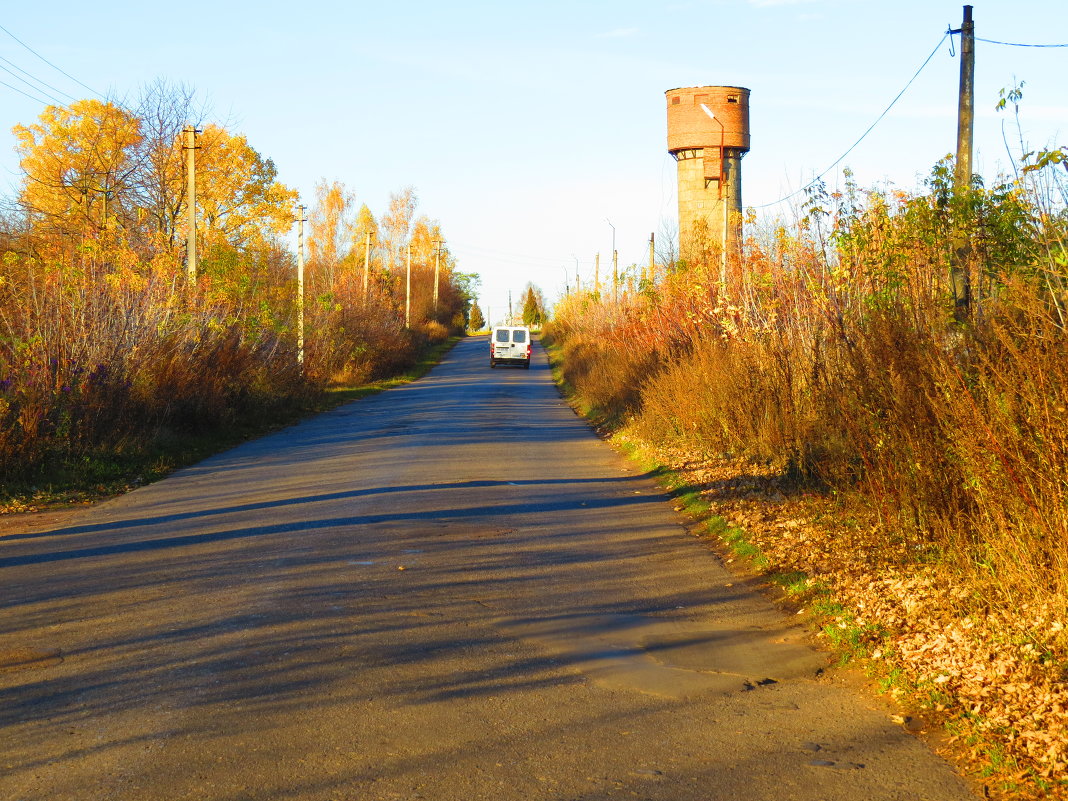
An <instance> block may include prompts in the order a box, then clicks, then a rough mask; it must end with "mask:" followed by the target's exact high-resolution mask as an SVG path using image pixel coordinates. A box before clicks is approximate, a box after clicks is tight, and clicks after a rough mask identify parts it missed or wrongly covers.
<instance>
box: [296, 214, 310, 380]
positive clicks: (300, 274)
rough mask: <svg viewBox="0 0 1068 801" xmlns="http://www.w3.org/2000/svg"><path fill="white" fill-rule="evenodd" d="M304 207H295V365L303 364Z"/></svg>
mask: <svg viewBox="0 0 1068 801" xmlns="http://www.w3.org/2000/svg"><path fill="white" fill-rule="evenodd" d="M307 221H308V218H307V217H305V216H304V206H297V364H300V365H303V364H304V223H306V222H307Z"/></svg>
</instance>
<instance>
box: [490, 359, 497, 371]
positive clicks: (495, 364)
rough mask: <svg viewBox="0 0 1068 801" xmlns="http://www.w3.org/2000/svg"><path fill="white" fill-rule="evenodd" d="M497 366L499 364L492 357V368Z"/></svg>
mask: <svg viewBox="0 0 1068 801" xmlns="http://www.w3.org/2000/svg"><path fill="white" fill-rule="evenodd" d="M496 366H497V362H495V361H494V360H493V359H490V369H491V370H492V369H493V368H494V367H496Z"/></svg>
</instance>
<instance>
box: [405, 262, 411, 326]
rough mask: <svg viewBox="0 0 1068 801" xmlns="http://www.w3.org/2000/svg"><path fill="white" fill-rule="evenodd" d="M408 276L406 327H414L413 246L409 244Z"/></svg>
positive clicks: (406, 285)
mask: <svg viewBox="0 0 1068 801" xmlns="http://www.w3.org/2000/svg"><path fill="white" fill-rule="evenodd" d="M407 265H408V267H407V275H406V277H405V280H404V285H405V286H404V327H405V328H411V327H412V244H411V242H409V243H408V259H407Z"/></svg>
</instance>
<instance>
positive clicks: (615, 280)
mask: <svg viewBox="0 0 1068 801" xmlns="http://www.w3.org/2000/svg"><path fill="white" fill-rule="evenodd" d="M604 221H605V222H606V223H608V226H609V227H610V228H611V229H612V303H613V304H614V303H617V302H618V301H619V264H618V262H617V261H616V227H615V226H614V225H612V221H611V220H610V219H608V218H607V217H605V218H604Z"/></svg>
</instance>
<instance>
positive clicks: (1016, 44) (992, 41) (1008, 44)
mask: <svg viewBox="0 0 1068 801" xmlns="http://www.w3.org/2000/svg"><path fill="white" fill-rule="evenodd" d="M974 38H975V41H977V42H986V43H987V44H993V45H1003V46H1005V47H1068V44H1024V43H1021V42H999V41H997V40H996V39H982V38H980V37H978V36H976V37H974Z"/></svg>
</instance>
